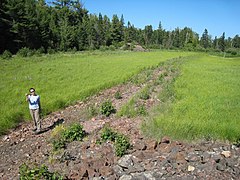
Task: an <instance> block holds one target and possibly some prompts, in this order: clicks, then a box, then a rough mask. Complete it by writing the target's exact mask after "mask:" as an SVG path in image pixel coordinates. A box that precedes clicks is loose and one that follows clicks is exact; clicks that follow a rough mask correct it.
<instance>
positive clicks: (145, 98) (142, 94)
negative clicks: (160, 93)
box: [139, 87, 150, 100]
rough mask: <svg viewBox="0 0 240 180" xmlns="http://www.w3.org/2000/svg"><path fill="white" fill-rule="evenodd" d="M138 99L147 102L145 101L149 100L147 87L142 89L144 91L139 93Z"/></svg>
mask: <svg viewBox="0 0 240 180" xmlns="http://www.w3.org/2000/svg"><path fill="white" fill-rule="evenodd" d="M139 98H140V99H142V100H147V99H149V98H150V94H149V88H148V87H146V88H144V89H143V90H142V91H141V92H140V94H139Z"/></svg>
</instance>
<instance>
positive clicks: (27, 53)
mask: <svg viewBox="0 0 240 180" xmlns="http://www.w3.org/2000/svg"><path fill="white" fill-rule="evenodd" d="M33 55H34V51H33V50H31V49H29V48H27V47H23V48H21V49H20V50H19V51H18V52H17V56H20V57H30V56H33Z"/></svg>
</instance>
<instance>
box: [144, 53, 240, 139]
mask: <svg viewBox="0 0 240 180" xmlns="http://www.w3.org/2000/svg"><path fill="white" fill-rule="evenodd" d="M171 89H172V90H173V93H174V97H175V98H174V100H173V102H169V101H166V102H165V104H162V106H160V107H159V108H158V109H157V110H155V112H156V111H161V112H162V113H161V114H160V115H158V116H157V117H152V118H150V119H151V120H149V119H148V120H149V121H148V122H147V124H145V125H146V127H144V129H145V132H146V133H147V134H149V135H151V136H154V137H158V138H161V137H162V136H164V135H168V136H170V137H173V138H175V139H187V140H196V139H202V138H205V139H221V140H230V141H236V140H239V138H240V131H239V130H240V123H239V120H240V58H231V59H230V58H229V59H228V58H222V57H214V56H207V55H200V56H198V57H197V56H196V57H194V58H189V60H188V61H186V62H185V63H184V65H183V66H182V69H181V76H180V77H178V78H177V80H176V81H175V83H174V84H173V86H172V88H170V90H171ZM170 94H171V93H170ZM160 98H161V97H160Z"/></svg>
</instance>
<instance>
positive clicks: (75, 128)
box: [63, 124, 86, 142]
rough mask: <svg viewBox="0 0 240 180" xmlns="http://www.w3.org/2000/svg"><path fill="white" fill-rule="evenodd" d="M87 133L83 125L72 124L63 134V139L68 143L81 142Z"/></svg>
mask: <svg viewBox="0 0 240 180" xmlns="http://www.w3.org/2000/svg"><path fill="white" fill-rule="evenodd" d="M85 135H86V133H85V131H84V130H83V126H82V125H81V124H72V125H71V126H70V127H69V128H67V129H66V130H65V131H64V132H63V138H64V139H65V140H66V141H70V142H72V141H81V140H82V139H83V138H84V137H85Z"/></svg>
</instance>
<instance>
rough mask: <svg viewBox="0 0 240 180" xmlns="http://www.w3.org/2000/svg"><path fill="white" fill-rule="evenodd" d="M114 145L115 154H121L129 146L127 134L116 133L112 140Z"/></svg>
mask: <svg viewBox="0 0 240 180" xmlns="http://www.w3.org/2000/svg"><path fill="white" fill-rule="evenodd" d="M114 147H115V153H116V155H117V156H119V157H121V156H123V155H124V154H125V153H126V151H127V150H128V149H129V148H130V142H129V139H128V138H127V136H125V135H123V134H118V135H117V136H116V139H115V142H114Z"/></svg>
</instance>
